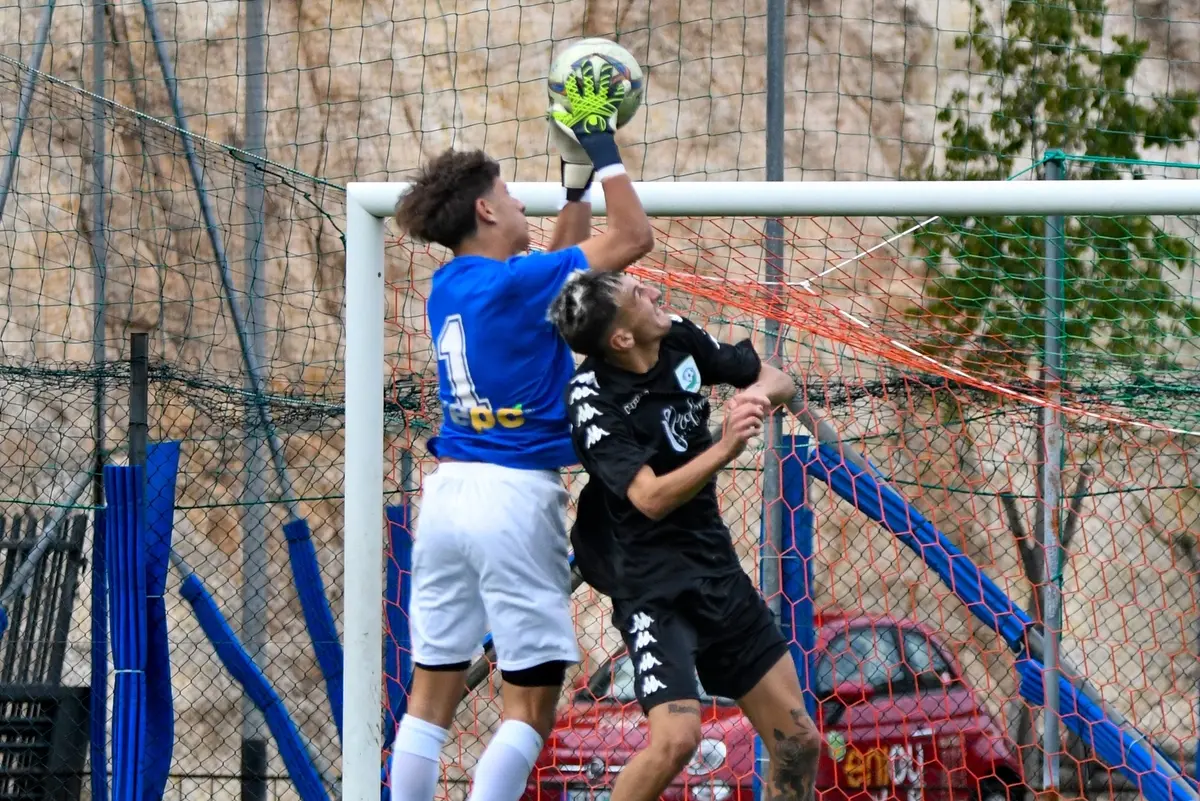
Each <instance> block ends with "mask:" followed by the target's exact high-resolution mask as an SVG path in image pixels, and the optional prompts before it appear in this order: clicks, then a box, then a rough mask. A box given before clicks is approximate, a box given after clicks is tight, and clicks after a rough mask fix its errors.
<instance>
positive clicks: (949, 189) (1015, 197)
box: [342, 180, 1200, 801]
mask: <svg viewBox="0 0 1200 801" xmlns="http://www.w3.org/2000/svg"><path fill="white" fill-rule="evenodd" d="M406 186H407V185H406V184H404V183H398V182H397V183H351V184H349V185H348V187H347V191H346V229H345V230H346V279H345V280H346V292H345V309H344V313H345V325H346V345H345V353H346V372H345V376H346V384H345V422H344V425H345V429H344V431H345V452H344V459H345V470H344V479H343V490H344V509H345V512H344V538H343V541H344V548H345V553H344V560H345V561H344V577H345V578H344V585H345V586H344V588H343V599H344V612H343V620H344V635H343V636H344V641H345V684H344V693H345V695H344V703H343V709H344V710H345V712H344V714H345V719H344V734H343V740H342V771H343V777H344V778H343V787H342V790H343V798H345V799H346V801H368V799H370V801H377V799H378V798H379V777H380V756H381V749H382V745H383V741H384V736H383V731H382V727H381V710H382V700H381V688H382V686H383V675H382V673H383V671H382V668H383V655H382V642H383V615H384V608H383V576H384V568H385V565H384V544H383V543H384V540H383V538H384V445H383V437H384V415H383V404H384V398H385V354H384V342H385V330H384V324H385V323H384V319H385V221H386V220H387V219H388V218H389V217H390V216H391V215H392V214H393V212H394V210H395V205H396V202H397V200H398V199H399V197H400V195H401V193H402V192H403V190H404V188H405V187H406ZM635 188H636V190H637V193H638V196H639V197H640V198H641V201H642V204H643V206H644V207H645V208H646V211H647V213H648V214H649V215H650V216H651V217H658V218H687V217H707V218H758V219H762V218H804V217H817V216H822V217H826V216H828V217H865V216H871V217H882V218H921V217H937V216H953V217H965V216H993V217H994V216H1013V215H1022V216H1041V215H1064V216H1113V215H1122V216H1123V215H1171V216H1178V215H1197V214H1200V180H1157V181H1151V180H1142V181H1053V182H1043V181H1025V180H1018V181H962V182H943V181H928V182H917V181H914V182H870V181H865V182H778V183H775V182H662V183H659V182H655V183H635ZM509 189H510V191H511V192H512V193H513V194H514V195H515V196H517V197H518V198H520V199H521V200H522V201H523V202H524V203H525V205H526V213H527V215H529V216H530V217H551V216H554V215H555V214H557V212H558V209H559V207H560V205H561V200H560V199H561V193H562V189H561V187H560V186H559V185H558V184H557V183H521V182H512V183H510V184H509ZM594 196H595V199H594V205H593V213H594V214H595V215H597V216H603V215H604V213H605V206H604V200H603V193H602V192H600V191H597V192H595V193H594Z"/></svg>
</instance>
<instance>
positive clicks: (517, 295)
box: [425, 247, 587, 470]
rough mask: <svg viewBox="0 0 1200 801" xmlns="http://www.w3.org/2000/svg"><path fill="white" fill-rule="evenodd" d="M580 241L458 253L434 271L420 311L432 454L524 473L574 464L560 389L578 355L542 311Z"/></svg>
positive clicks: (579, 266)
mask: <svg viewBox="0 0 1200 801" xmlns="http://www.w3.org/2000/svg"><path fill="white" fill-rule="evenodd" d="M586 269H587V257H586V256H584V254H583V251H582V250H580V249H579V248H578V247H571V248H567V249H565V250H559V251H555V252H553V253H533V254H530V255H528V256H514V257H513V258H511V259H509V260H508V261H495V260H493V259H487V258H483V257H481V256H460V257H458V258H455V259H453V260H451V261H449V262H447V263H446V264H445V265H443V266H442V267H441V268H439V269H438V270H437V271H436V272H435V273H434V274H433V287H432V289H431V290H430V292H429V300H428V302H427V303H426V306H425V309H426V313H427V314H428V316H429V331H430V333H431V334H432V335H433V345H434V348H435V350H436V352H437V359H438V399H439V400H440V401H441V405H442V427H441V430H440V431H439V432H438V435H437V436H436V437H434V438H433V439H431V440H430V442H429V449H430V451H431V452H432V453H433V455H434V456H438V457H445V458H449V459H456V460H458V461H464V462H488V463H491V464H497V465H502V466H505V467H514V468H520V469H526V470H553V469H557V468H559V467H564V466H566V465H571V464H575V463H577V462H578V461H579V460H578V459H577V458H576V457H575V450H574V448H573V447H572V445H571V426H570V425H569V423H568V420H567V405H566V399H565V398H564V394H565V391H566V386H567V382H568V381H569V380H570V378H571V375H572V374H573V373H574V372H575V358H574V356H573V354H572V353H571V349H570V348H569V347H568V346H567V343H566V342H565V341H564V340H563V338H562V337H561V336H559V334H558V331H557V330H556V329H555V328H554V325H553V323H551V322H550V321H549V320H548V319H547V316H546V312H547V310H548V309H549V308H550V303H551V301H553V300H554V297H555V296H556V295H557V294H558V291H559V290H560V289H561V288H562V285H563V283H564V282H565V281H566V280H567V278H568V276H570V275H571V273H572V272H574V271H576V270H586Z"/></svg>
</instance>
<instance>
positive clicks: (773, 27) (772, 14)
mask: <svg viewBox="0 0 1200 801" xmlns="http://www.w3.org/2000/svg"><path fill="white" fill-rule="evenodd" d="M786 17H787V2H786V0H767V20H766V25H767V175H766V178H767V180H768V181H782V180H783V125H784V119H783V117H784V113H783V112H784V107H783V102H784V100H783V79H784V73H783V66H784V53H785V52H786V48H787V37H786V32H785V29H784V25H785V21H786ZM764 234H765V235H766V242H765V243H764V245H765V249H766V264H765V265H764V272H765V276H764V277H765V280H766V284H767V286H768V287H769V291H770V292H771V293H772V295H777V294H778V293H779V292H780V290H781V289H782V287H783V281H784V270H783V221H782V220H780V219H777V218H775V219H768V220H767V221H766V226H765V231H764ZM772 305H773V306H774V304H772ZM764 333H765V336H764V341H763V347H764V350H765V354H764V355H765V356H766V362H767V364H772V365H775V366H776V367H778V366H779V365H780V364H781V362H782V360H781V358H780V353H779V321H778V320H774V319H771V318H768V319H767V320H766V321H765V325H764ZM782 436H783V415H782V414H781V413H780V412H779V411H775V412H772V413H771V416H770V418H769V419H768V420H767V425H766V431H765V440H766V441H765V447H764V450H763V475H762V482H763V483H762V487H763V489H762V495H763V498H762V516H763V520H762V541H761V543H760V553H759V584H760V587H759V589H760V590H761V591H762V594H763V597H764V598H766V599H767V603H768V605H769V606H770V607H771V611H772V612H773V613H774V614H775V619H776V620H777V621H778V620H780V618H781V616H782V614H783V612H784V611H785V610H784V609H783V604H782V601H783V598H782V595H781V592H780V588H781V587H780V585H781V580H782V577H781V568H782V555H783V504H782V503H781V500H782V476H781V473H780V462H779V443H780V440H781V438H782ZM766 758H767V749H766V745H765V744H764V743H763V742H762V740H761V738H759V737H755V738H754V763H755V764H754V797H755V798H756V799H760V798H762V797H763V796H764V793H763V787H764V786H765V784H766V779H767V763H766Z"/></svg>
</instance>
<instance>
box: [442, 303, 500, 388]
mask: <svg viewBox="0 0 1200 801" xmlns="http://www.w3.org/2000/svg"><path fill="white" fill-rule="evenodd" d="M437 355H438V361H440V362H445V363H446V378H447V379H449V381H450V392H451V394H452V395H453V396H454V399H455V401H457V402H458V406H459V408H461V409H464V410H469V409H475V408H483V409H488V410H491V408H492V404H491V402H489V401H488V399H487V398H481V397H479V393H478V392H477V391H476V390H475V381H474V380H473V379H472V378H471V368H470V366H468V365H467V332H466V329H465V328H463V321H462V315H460V314H452V315H450V316H449V317H447V318H446V322H444V323H442V330H441V331H440V332H439V333H438V338H437Z"/></svg>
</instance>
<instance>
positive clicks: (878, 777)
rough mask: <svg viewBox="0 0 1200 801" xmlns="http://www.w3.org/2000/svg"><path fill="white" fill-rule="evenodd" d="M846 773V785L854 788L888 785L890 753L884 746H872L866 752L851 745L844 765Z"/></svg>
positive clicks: (843, 768)
mask: <svg viewBox="0 0 1200 801" xmlns="http://www.w3.org/2000/svg"><path fill="white" fill-rule="evenodd" d="M842 770H843V771H844V772H845V774H846V786H847V787H850V788H852V789H859V788H873V787H887V786H888V784H889V783H890V782H889V781H888V779H889V776H888V755H887V751H885V750H884V749H882V748H871V749H868V750H867V751H866V752H865V753H864V752H862V751H859V750H858V749H857V748H854V747H853V746H851V747H850V748H848V749H847V750H846V761H845V762H844V763H843V765H842Z"/></svg>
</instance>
